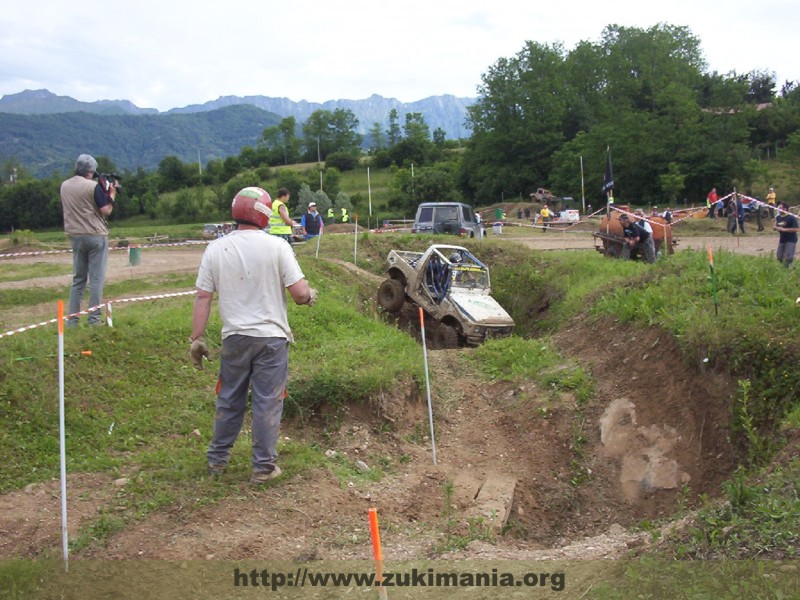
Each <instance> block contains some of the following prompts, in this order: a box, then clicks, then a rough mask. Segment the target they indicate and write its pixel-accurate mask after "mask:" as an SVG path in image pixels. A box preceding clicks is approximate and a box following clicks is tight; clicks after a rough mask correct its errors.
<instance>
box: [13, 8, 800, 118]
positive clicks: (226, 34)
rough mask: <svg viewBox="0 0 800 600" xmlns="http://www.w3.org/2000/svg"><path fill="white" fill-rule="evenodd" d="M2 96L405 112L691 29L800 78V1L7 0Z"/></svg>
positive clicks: (751, 64) (720, 47)
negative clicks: (622, 35) (400, 108)
mask: <svg viewBox="0 0 800 600" xmlns="http://www.w3.org/2000/svg"><path fill="white" fill-rule="evenodd" d="M0 11H1V12H0V14H2V16H0V50H1V51H0V95H5V94H15V93H18V92H21V91H23V90H25V89H48V90H50V91H51V92H53V93H54V94H58V95H60V96H71V97H73V98H75V99H77V100H82V101H86V102H91V101H95V100H117V99H124V100H130V101H131V102H133V103H134V104H136V105H137V106H139V107H142V108H157V109H159V110H161V111H165V110H169V109H170V108H175V107H183V106H187V105H189V104H202V103H204V102H208V101H210V100H215V99H217V98H218V97H220V96H229V95H234V96H248V95H261V96H271V97H286V98H289V99H290V100H295V101H300V100H308V101H311V102H324V101H326V100H337V99H352V100H358V99H363V98H367V97H369V96H370V95H372V94H379V95H381V96H384V97H387V98H396V99H398V100H400V101H402V102H411V101H414V100H421V99H423V98H427V97H429V96H436V95H441V94H453V95H456V96H469V97H473V96H476V95H477V87H478V86H479V85H480V83H481V75H482V74H484V73H486V72H487V70H488V68H489V67H490V66H491V65H493V64H494V63H495V62H497V60H498V59H500V58H503V57H512V56H514V55H516V54H517V53H518V52H519V51H520V50H521V49H522V48H523V46H524V44H525V42H526V41H527V40H533V41H536V42H539V43H543V44H553V43H556V42H560V43H562V44H564V46H565V48H566V49H567V50H568V51H569V50H572V49H573V48H574V46H575V44H576V43H577V42H579V41H581V40H587V41H597V40H599V39H600V35H601V33H602V31H603V28H604V27H605V26H606V25H609V24H619V25H624V26H635V27H641V28H649V27H652V26H654V25H656V24H658V23H668V24H670V25H680V26H687V27H689V29H690V30H691V31H692V33H693V34H694V35H695V36H697V37H698V38H699V39H700V41H701V49H702V52H703V54H704V56H705V59H706V62H707V64H708V70H709V71H718V72H719V73H722V74H726V73H729V72H730V71H733V70H735V71H736V72H737V73H747V72H749V71H752V70H754V69H757V70H767V71H770V72H774V73H775V74H776V76H777V81H778V89H780V85H781V84H782V83H783V82H784V81H785V80H787V79H788V80H791V81H796V80H800V60H798V51H800V42H798V28H800V2H798V1H797V0H761V1H758V2H755V1H753V0H726V1H714V2H712V1H710V0H666V1H661V2H642V1H641V0H636V1H623V2H614V1H613V0H608V1H606V2H602V1H596V0H595V1H588V0H571V1H569V0H550V1H549V2H520V1H519V0H481V1H475V0H459V1H451V0H426V1H424V2H422V1H419V0H406V1H405V2H382V1H380V0H371V1H362V0H349V1H347V2H335V1H328V2H326V1H325V0H314V1H311V0H285V1H282V2H275V1H274V0H226V1H223V2H194V3H188V2H173V1H170V0H160V1H156V0H126V1H125V2H122V1H119V0H103V1H101V2H93V3H88V4H85V5H80V4H76V3H73V2H61V1H58V0H49V1H43V0H29V1H28V2H22V3H20V2H16V1H15V2H13V3H12V2H11V1H10V0H0Z"/></svg>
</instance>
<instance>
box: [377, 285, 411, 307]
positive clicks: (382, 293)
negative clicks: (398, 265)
mask: <svg viewBox="0 0 800 600" xmlns="http://www.w3.org/2000/svg"><path fill="white" fill-rule="evenodd" d="M405 301H406V290H405V286H404V285H403V282H402V281H400V280H399V279H387V280H385V281H384V282H383V283H381V285H380V287H379V288H378V306H380V307H381V308H382V309H384V310H386V311H388V312H390V313H396V312H398V311H399V310H400V309H401V308H403V304H404V303H405Z"/></svg>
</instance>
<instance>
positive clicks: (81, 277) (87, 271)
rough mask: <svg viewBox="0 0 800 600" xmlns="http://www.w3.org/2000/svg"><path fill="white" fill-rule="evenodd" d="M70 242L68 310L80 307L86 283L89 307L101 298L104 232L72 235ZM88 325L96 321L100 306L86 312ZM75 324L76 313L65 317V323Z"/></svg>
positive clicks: (70, 312)
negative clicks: (70, 280)
mask: <svg viewBox="0 0 800 600" xmlns="http://www.w3.org/2000/svg"><path fill="white" fill-rule="evenodd" d="M70 241H71V242H72V271H73V275H72V289H70V292H69V314H71V315H74V314H75V313H78V312H80V310H81V300H83V293H84V292H85V291H86V283H87V281H88V283H89V308H93V307H95V306H100V303H101V302H102V301H103V284H104V283H105V279H106V264H107V261H108V238H107V237H106V236H104V235H75V236H71V237H70ZM88 321H89V324H90V325H99V324H100V323H101V320H100V309H97V310H93V311H92V312H90V313H89V318H88ZM77 324H78V317H77V316H75V317H71V318H69V319H68V320H67V325H68V326H71V327H72V326H75V325H77Z"/></svg>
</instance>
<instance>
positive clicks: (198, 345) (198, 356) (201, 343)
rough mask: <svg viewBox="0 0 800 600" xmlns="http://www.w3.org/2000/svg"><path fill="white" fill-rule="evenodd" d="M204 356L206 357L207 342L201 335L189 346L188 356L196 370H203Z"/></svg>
mask: <svg viewBox="0 0 800 600" xmlns="http://www.w3.org/2000/svg"><path fill="white" fill-rule="evenodd" d="M204 356H205V357H206V358H208V344H206V341H205V340H204V339H203V338H202V337H199V338H197V339H196V340H194V341H193V342H192V346H191V347H190V348H189V358H191V359H192V365H193V366H194V368H195V369H197V370H198V371H202V370H203V357H204Z"/></svg>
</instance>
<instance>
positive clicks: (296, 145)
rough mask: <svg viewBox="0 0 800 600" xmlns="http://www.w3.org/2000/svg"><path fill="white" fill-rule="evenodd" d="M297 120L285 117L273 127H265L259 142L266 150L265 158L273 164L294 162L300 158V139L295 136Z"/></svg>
mask: <svg viewBox="0 0 800 600" xmlns="http://www.w3.org/2000/svg"><path fill="white" fill-rule="evenodd" d="M296 132H297V120H296V119H295V118H294V117H285V118H284V119H282V120H281V122H280V123H279V124H278V125H276V126H274V127H267V128H266V129H265V130H264V132H263V133H262V135H261V143H262V144H263V146H264V148H265V149H266V150H267V160H268V161H269V163H270V164H273V165H278V164H281V165H289V164H294V163H296V162H298V161H299V159H300V140H299V139H298V138H297V133H296Z"/></svg>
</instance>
